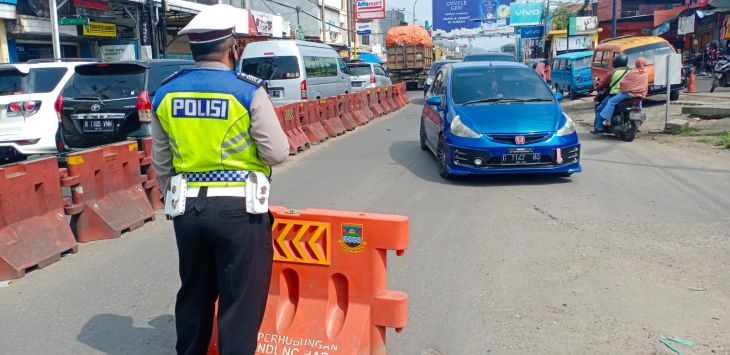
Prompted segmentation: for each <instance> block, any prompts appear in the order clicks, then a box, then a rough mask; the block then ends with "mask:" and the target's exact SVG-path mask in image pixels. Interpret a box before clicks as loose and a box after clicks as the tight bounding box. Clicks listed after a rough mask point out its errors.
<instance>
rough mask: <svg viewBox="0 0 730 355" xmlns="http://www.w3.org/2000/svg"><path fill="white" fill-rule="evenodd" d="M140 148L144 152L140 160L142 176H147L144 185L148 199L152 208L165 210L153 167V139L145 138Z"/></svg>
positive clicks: (140, 142)
mask: <svg viewBox="0 0 730 355" xmlns="http://www.w3.org/2000/svg"><path fill="white" fill-rule="evenodd" d="M139 148H140V150H141V151H142V152H144V157H143V158H142V160H140V163H139V164H140V166H141V168H142V174H144V175H147V181H145V183H144V184H142V187H143V188H144V191H145V193H146V194H147V199H148V200H149V201H150V205H152V208H154V209H156V210H159V209H163V208H165V205H164V204H163V203H162V201H161V200H160V195H161V192H160V188H159V187H158V186H157V172H155V168H154V167H152V138H143V139H140V140H139Z"/></svg>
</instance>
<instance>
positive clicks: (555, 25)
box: [548, 3, 576, 30]
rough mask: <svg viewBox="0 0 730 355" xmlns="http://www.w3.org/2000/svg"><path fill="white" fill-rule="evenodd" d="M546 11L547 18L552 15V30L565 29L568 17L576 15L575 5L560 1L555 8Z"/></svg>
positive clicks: (568, 21) (568, 22)
mask: <svg viewBox="0 0 730 355" xmlns="http://www.w3.org/2000/svg"><path fill="white" fill-rule="evenodd" d="M548 13H549V16H548V18H550V17H552V29H554V30H567V29H568V25H569V24H570V18H571V17H574V16H575V15H576V12H575V6H574V5H573V4H570V3H560V4H559V5H558V6H557V7H556V8H554V9H552V10H548Z"/></svg>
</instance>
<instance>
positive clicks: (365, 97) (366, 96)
mask: <svg viewBox="0 0 730 355" xmlns="http://www.w3.org/2000/svg"><path fill="white" fill-rule="evenodd" d="M359 95H360V99H361V100H362V110H363V112H365V115H366V116H367V118H368V122H370V121H372V120H374V119H375V116H377V112H376V111H375V109H374V108H373V107H371V99H370V96H371V92H370V90H365V91H361V92H360V93H359Z"/></svg>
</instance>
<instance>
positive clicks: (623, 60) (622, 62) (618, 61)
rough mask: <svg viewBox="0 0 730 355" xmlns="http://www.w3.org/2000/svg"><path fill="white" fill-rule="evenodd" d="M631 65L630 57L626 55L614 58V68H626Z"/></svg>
mask: <svg viewBox="0 0 730 355" xmlns="http://www.w3.org/2000/svg"><path fill="white" fill-rule="evenodd" d="M628 64H629V57H628V56H626V54H623V53H621V54H619V55H617V56H616V57H614V58H613V67H614V68H625V67H626V66H627V65H628Z"/></svg>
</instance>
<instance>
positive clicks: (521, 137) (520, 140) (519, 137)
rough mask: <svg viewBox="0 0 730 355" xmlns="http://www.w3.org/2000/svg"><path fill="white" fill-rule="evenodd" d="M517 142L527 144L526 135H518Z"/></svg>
mask: <svg viewBox="0 0 730 355" xmlns="http://www.w3.org/2000/svg"><path fill="white" fill-rule="evenodd" d="M515 144H525V136H516V137H515Z"/></svg>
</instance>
